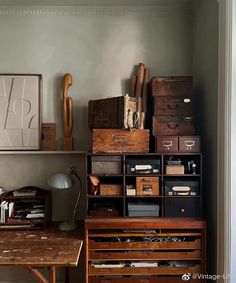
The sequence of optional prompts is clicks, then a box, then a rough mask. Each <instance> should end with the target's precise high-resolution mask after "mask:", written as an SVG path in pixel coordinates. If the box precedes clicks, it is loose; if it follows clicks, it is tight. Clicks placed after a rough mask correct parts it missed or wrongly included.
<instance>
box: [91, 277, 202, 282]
mask: <svg viewBox="0 0 236 283" xmlns="http://www.w3.org/2000/svg"><path fill="white" fill-rule="evenodd" d="M183 282H184V281H183V280H182V276H180V277H166V276H165V277H159V276H158V277H157V276H152V277H149V276H143V277H142V276H141V277H140V276H131V277H122V278H96V277H92V276H91V277H90V278H89V283H183ZM187 282H188V283H198V282H200V280H197V279H189V280H188V281H187Z"/></svg>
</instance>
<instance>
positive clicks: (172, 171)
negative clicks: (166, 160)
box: [166, 165, 184, 175]
mask: <svg viewBox="0 0 236 283" xmlns="http://www.w3.org/2000/svg"><path fill="white" fill-rule="evenodd" d="M166 174H167V175H183V174H184V165H166Z"/></svg>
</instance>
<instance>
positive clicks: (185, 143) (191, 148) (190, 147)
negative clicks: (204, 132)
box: [179, 136, 201, 152]
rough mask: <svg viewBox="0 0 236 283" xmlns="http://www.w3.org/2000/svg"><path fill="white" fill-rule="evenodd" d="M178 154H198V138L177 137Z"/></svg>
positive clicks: (199, 148) (199, 147)
mask: <svg viewBox="0 0 236 283" xmlns="http://www.w3.org/2000/svg"><path fill="white" fill-rule="evenodd" d="M179 151H180V152H200V151H201V141H200V136H182V137H179Z"/></svg>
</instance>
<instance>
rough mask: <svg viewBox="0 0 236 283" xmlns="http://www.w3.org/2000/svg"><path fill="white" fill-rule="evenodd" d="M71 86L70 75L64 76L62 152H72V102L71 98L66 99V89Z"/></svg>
mask: <svg viewBox="0 0 236 283" xmlns="http://www.w3.org/2000/svg"><path fill="white" fill-rule="evenodd" d="M71 85H72V75H71V74H69V73H67V74H65V75H64V83H63V123H64V142H63V149H64V150H73V138H72V128H73V108H72V106H73V102H72V98H71V97H67V93H68V89H69V87H70V86H71Z"/></svg>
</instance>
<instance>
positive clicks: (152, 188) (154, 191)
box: [136, 177, 159, 196]
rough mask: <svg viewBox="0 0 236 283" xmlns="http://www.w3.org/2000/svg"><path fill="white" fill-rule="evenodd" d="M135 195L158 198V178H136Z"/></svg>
mask: <svg viewBox="0 0 236 283" xmlns="http://www.w3.org/2000/svg"><path fill="white" fill-rule="evenodd" d="M136 190H137V195H156V196H159V177H137V178H136Z"/></svg>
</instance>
